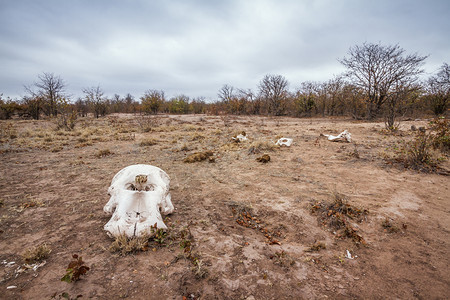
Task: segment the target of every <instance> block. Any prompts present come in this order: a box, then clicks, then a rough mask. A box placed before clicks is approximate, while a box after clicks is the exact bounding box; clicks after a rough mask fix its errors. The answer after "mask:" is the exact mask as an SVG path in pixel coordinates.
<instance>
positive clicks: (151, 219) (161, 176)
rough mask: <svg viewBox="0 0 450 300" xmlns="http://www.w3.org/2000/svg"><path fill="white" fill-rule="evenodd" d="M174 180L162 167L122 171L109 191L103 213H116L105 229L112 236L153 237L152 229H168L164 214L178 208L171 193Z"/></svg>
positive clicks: (137, 166)
mask: <svg viewBox="0 0 450 300" xmlns="http://www.w3.org/2000/svg"><path fill="white" fill-rule="evenodd" d="M169 184H170V178H169V176H168V175H167V174H166V172H164V171H163V170H161V169H160V168H157V167H154V166H151V165H143V164H141V165H132V166H128V167H126V168H123V169H122V170H120V171H119V172H118V173H117V174H116V175H115V176H114V178H113V180H112V182H111V185H110V187H109V189H108V194H109V195H110V196H111V198H110V199H109V201H108V203H106V205H105V207H104V208H103V210H104V211H105V212H106V213H108V214H112V217H111V219H110V220H109V222H108V223H107V224H106V225H105V227H104V229H105V230H106V231H107V233H108V235H109V236H111V237H117V236H119V235H121V234H125V235H126V236H128V237H133V236H141V235H143V234H150V233H151V227H152V226H153V225H155V224H156V226H157V227H158V228H163V229H167V226H166V225H165V224H164V222H163V220H162V218H161V213H163V214H170V213H172V212H173V210H174V208H173V205H172V201H171V197H170V193H169Z"/></svg>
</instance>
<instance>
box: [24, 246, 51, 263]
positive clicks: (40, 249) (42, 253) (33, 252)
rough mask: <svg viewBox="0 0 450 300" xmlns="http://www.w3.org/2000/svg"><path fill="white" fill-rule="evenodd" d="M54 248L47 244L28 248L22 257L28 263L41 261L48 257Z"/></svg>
mask: <svg viewBox="0 0 450 300" xmlns="http://www.w3.org/2000/svg"><path fill="white" fill-rule="evenodd" d="M51 252H52V250H51V249H50V247H49V246H47V245H46V244H42V245H39V246H37V247H31V248H28V249H27V250H26V251H25V252H24V253H23V254H22V257H23V259H24V260H25V261H26V262H27V263H34V262H40V261H43V260H44V259H46V258H48V257H49V255H50V253H51Z"/></svg>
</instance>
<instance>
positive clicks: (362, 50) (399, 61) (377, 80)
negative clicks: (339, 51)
mask: <svg viewBox="0 0 450 300" xmlns="http://www.w3.org/2000/svg"><path fill="white" fill-rule="evenodd" d="M348 54H349V57H348V58H343V59H342V60H340V62H341V63H342V64H343V65H344V66H345V67H347V69H348V71H347V74H346V75H347V76H348V77H350V78H351V79H352V81H353V83H354V84H355V85H357V86H359V87H361V88H362V89H364V91H365V94H366V95H365V96H366V109H367V118H369V119H373V118H374V117H375V116H376V115H377V114H378V113H379V112H380V110H381V107H382V105H383V104H384V103H385V101H386V100H387V97H388V96H389V94H390V93H394V94H395V93H396V92H397V91H396V88H397V87H399V86H408V85H411V84H413V83H414V82H416V81H417V79H418V75H419V74H421V73H422V72H423V70H422V69H420V67H421V65H422V64H423V61H424V60H425V59H426V58H427V56H419V55H418V54H417V53H415V54H408V55H405V50H404V49H402V48H400V46H398V45H395V46H383V45H380V44H371V43H364V44H363V45H361V46H358V45H357V46H354V47H352V48H350V50H349V52H348ZM399 83H401V84H399Z"/></svg>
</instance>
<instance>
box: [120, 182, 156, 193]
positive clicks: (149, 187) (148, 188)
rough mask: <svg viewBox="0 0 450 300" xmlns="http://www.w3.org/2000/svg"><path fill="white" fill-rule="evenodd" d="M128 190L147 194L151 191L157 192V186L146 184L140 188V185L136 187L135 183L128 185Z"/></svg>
mask: <svg viewBox="0 0 450 300" xmlns="http://www.w3.org/2000/svg"><path fill="white" fill-rule="evenodd" d="M126 189H127V190H129V191H145V192H149V191H154V190H155V186H154V185H153V184H146V185H144V186H138V185H134V184H133V183H128V184H127V185H126Z"/></svg>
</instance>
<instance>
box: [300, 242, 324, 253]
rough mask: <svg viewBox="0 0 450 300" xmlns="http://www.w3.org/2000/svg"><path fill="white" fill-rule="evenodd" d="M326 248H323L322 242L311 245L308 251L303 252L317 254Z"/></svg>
mask: <svg viewBox="0 0 450 300" xmlns="http://www.w3.org/2000/svg"><path fill="white" fill-rule="evenodd" d="M326 248H327V247H326V246H325V244H324V243H322V242H317V243H314V244H313V245H311V246H310V247H309V248H308V249H306V250H305V252H318V251H320V250H321V249H326Z"/></svg>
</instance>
